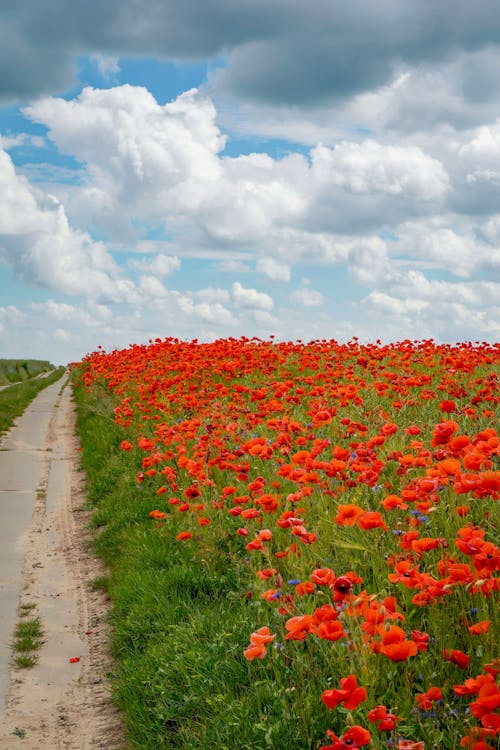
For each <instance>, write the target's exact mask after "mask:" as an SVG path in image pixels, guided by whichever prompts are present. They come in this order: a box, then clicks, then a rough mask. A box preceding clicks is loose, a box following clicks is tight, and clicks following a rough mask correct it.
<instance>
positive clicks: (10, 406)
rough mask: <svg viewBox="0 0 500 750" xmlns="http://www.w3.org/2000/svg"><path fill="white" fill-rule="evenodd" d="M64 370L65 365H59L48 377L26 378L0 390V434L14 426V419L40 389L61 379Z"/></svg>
mask: <svg viewBox="0 0 500 750" xmlns="http://www.w3.org/2000/svg"><path fill="white" fill-rule="evenodd" d="M64 372H65V368H64V367H58V368H57V370H55V371H54V372H53V373H51V374H50V375H47V377H43V378H34V379H32V380H26V381H25V382H23V383H18V384H16V385H13V386H10V387H9V388H6V389H5V390H3V391H0V435H2V434H3V433H5V432H7V430H9V429H10V428H11V427H12V424H13V422H14V419H16V417H19V416H21V414H22V413H23V412H24V410H25V409H26V407H27V406H28V405H29V404H30V403H31V401H33V399H34V398H35V396H37V395H38V393H40V391H42V390H43V389H44V388H46V387H47V386H48V385H51V384H52V383H55V382H56V381H57V380H59V379H60V378H61V377H62V376H63V374H64Z"/></svg>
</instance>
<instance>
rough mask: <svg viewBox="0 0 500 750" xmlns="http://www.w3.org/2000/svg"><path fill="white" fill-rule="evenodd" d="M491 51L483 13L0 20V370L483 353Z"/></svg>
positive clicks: (490, 276)
mask: <svg viewBox="0 0 500 750" xmlns="http://www.w3.org/2000/svg"><path fill="white" fill-rule="evenodd" d="M458 10H459V11H460V12H458ZM499 31H500V19H499V14H498V12H497V7H496V4H495V3H494V2H492V0H491V1H490V0H480V1H479V2H478V3H476V4H474V6H472V4H470V3H468V2H465V0H464V1H462V0H459V2H458V3H457V2H454V3H451V2H448V0H443V2H442V3H440V4H439V5H437V6H436V4H435V3H430V2H426V1H424V0H420V1H419V2H417V1H416V0H399V2H398V3H396V4H395V3H393V2H391V1H390V0H381V1H380V2H377V3H374V2H372V1H371V0H370V1H369V0H353V2H351V3H349V5H348V6H346V4H345V3H340V2H338V1H337V0H328V2H327V1H326V0H316V2H315V3H313V4H311V5H309V6H308V7H307V9H306V6H305V5H304V3H303V2H300V1H299V0H286V2H285V0H267V2H263V0H240V2H239V3H237V4H235V3H234V2H229V0H227V1H226V0H217V2H216V0H204V2H203V3H201V1H200V0H185V2H184V3H183V4H182V5H180V4H179V3H177V2H174V0H162V2H160V0H148V2H145V1H144V2H143V0H122V2H120V3H118V2H115V0H110V1H109V2H108V3H106V4H105V5H104V6H103V4H102V3H98V2H97V0H89V1H88V2H87V3H85V5H81V6H79V5H77V4H68V3H64V2H63V0H53V2H51V3H45V2H35V1H34V0H22V2H19V3H17V4H16V6H15V8H14V7H11V6H10V5H9V7H2V8H0V356H3V357H42V358H50V359H52V361H54V362H57V363H65V362H68V361H71V360H75V359H79V358H81V357H82V356H83V355H84V354H85V353H87V352H90V351H93V350H95V349H96V348H97V346H98V345H103V346H104V347H105V348H111V347H123V346H127V345H128V344H131V343H136V342H140V341H147V340H148V339H149V338H152V337H156V336H161V337H164V336H172V335H173V336H178V337H180V338H188V339H190V338H198V339H200V340H211V339H214V338H218V337H223V336H239V335H256V336H261V337H267V336H269V335H270V334H274V335H276V337H277V338H278V339H280V338H281V339H294V338H301V339H304V340H311V339H315V338H335V339H338V340H345V339H349V338H351V337H352V336H358V337H359V338H360V339H361V340H365V341H366V340H371V341H374V340H376V339H379V338H380V339H382V340H385V341H390V340H393V341H394V340H401V339H404V338H410V339H422V338H429V337H433V338H435V339H436V340H437V341H445V342H455V341H461V340H472V341H475V340H479V341H482V340H486V341H498V340H499V334H500V307H499V300H500V294H499V290H500V283H499V276H500V92H499V91H498V87H497V85H496V81H497V72H496V71H497V70H498V66H499V64H500V48H499V46H498V44H497V41H498V38H499Z"/></svg>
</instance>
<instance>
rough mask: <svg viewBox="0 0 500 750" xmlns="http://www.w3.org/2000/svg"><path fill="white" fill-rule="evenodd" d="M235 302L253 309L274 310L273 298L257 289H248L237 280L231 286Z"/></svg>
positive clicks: (238, 305) (237, 304) (239, 305)
mask: <svg viewBox="0 0 500 750" xmlns="http://www.w3.org/2000/svg"><path fill="white" fill-rule="evenodd" d="M231 294H232V298H233V302H234V304H235V305H236V306H237V307H243V308H250V309H253V310H264V311H269V310H272V308H273V306H274V303H273V300H272V298H271V297H270V296H269V295H268V294H265V293H264V292H258V291H257V289H247V288H245V287H243V286H242V285H241V284H240V283H239V281H235V282H234V284H233V286H232V287H231Z"/></svg>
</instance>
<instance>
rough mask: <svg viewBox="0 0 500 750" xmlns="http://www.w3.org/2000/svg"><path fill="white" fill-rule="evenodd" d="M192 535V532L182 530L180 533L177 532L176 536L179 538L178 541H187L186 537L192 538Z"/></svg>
mask: <svg viewBox="0 0 500 750" xmlns="http://www.w3.org/2000/svg"><path fill="white" fill-rule="evenodd" d="M192 536H193V535H192V534H191V532H190V531H181V532H180V533H179V534H177V536H176V537H175V538H176V539H177V541H179V542H185V541H186V539H191V538H192Z"/></svg>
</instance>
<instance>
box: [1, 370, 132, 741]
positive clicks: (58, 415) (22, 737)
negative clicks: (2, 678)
mask: <svg viewBox="0 0 500 750" xmlns="http://www.w3.org/2000/svg"><path fill="white" fill-rule="evenodd" d="M61 382H62V381H59V383H58V384H56V386H55V388H54V390H53V394H54V396H53V404H52V405H51V413H50V420H49V427H48V431H47V433H46V437H45V446H44V448H38V452H39V460H40V477H39V484H38V490H37V492H36V496H35V500H34V506H33V514H32V517H31V522H30V524H29V528H28V529H27V530H26V531H25V534H24V535H23V540H22V541H23V549H24V551H25V556H24V565H23V572H22V578H21V581H20V586H19V591H20V601H19V608H20V607H21V606H22V605H28V606H32V607H33V609H31V610H29V614H28V615H27V616H26V617H25V618H22V617H21V616H20V615H19V614H16V615H15V617H16V619H17V621H21V620H22V619H29V618H30V617H32V616H39V617H40V620H41V625H42V629H43V639H44V643H43V645H42V646H41V648H40V649H39V650H38V651H37V653H38V657H39V659H38V663H37V664H35V666H33V667H30V668H19V667H16V666H14V665H13V663H12V665H11V667H10V675H9V677H10V680H9V687H8V692H7V700H6V706H5V711H4V712H3V715H2V713H1V706H0V749H1V750H15V748H18V747H19V748H23V750H44V749H45V748H47V750H49V749H50V750H95V748H106V750H122V749H123V748H125V747H126V742H125V732H124V727H123V725H122V723H121V720H120V717H119V715H118V712H117V710H116V709H115V707H114V706H113V703H112V700H111V691H110V686H109V683H108V679H107V677H106V675H107V674H108V673H109V671H110V670H111V669H112V662H111V658H110V654H109V648H108V638H109V626H108V625H107V623H106V616H107V611H108V606H109V600H108V598H107V595H106V594H105V593H104V592H103V591H102V590H93V588H92V586H91V583H92V581H94V580H95V579H96V578H98V577H99V576H102V575H103V574H104V573H105V571H104V570H103V568H102V564H101V562H100V561H99V559H98V558H96V556H95V555H94V554H93V553H92V550H91V546H90V541H91V538H90V533H89V531H88V524H89V518H90V514H89V511H88V510H85V492H84V484H85V483H84V475H83V474H82V472H81V470H80V469H79V451H80V446H79V442H78V438H77V436H76V432H75V407H74V404H73V402H72V397H71V391H70V388H69V387H65V388H64V389H63V390H62V392H61V390H60V388H61ZM50 388H52V386H50ZM46 390H47V391H48V390H49V389H46ZM42 393H44V392H42ZM37 398H38V397H37ZM35 401H36V399H35ZM33 403H34V402H33ZM35 410H36V409H35ZM3 450H10V449H6V448H3ZM12 450H14V449H12ZM33 605H35V606H33ZM25 611H27V610H25ZM18 612H21V609H19V610H18ZM70 660H73V661H70Z"/></svg>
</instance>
